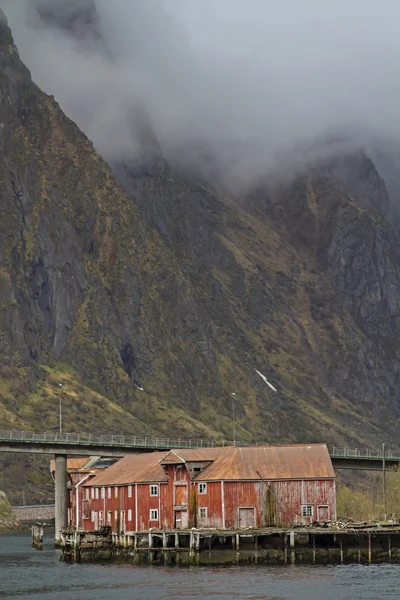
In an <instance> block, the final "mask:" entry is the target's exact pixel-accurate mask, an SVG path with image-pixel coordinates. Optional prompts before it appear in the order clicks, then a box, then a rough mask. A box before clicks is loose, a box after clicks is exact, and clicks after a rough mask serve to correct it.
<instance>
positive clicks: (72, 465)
mask: <svg viewBox="0 0 400 600" xmlns="http://www.w3.org/2000/svg"><path fill="white" fill-rule="evenodd" d="M87 462H88V457H87V456H84V457H82V458H67V471H69V472H72V471H81V470H82V469H84V468H85V466H86V464H87ZM55 469H56V461H55V460H54V458H52V459H51V461H50V471H51V472H53V471H55Z"/></svg>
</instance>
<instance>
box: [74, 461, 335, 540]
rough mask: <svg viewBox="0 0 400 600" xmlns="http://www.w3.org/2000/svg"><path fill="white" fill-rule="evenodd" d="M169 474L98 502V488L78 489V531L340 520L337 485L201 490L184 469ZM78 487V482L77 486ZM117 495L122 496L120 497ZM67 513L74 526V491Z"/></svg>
mask: <svg viewBox="0 0 400 600" xmlns="http://www.w3.org/2000/svg"><path fill="white" fill-rule="evenodd" d="M165 470H166V473H167V475H168V482H167V483H158V484H148V483H139V484H132V485H131V486H128V485H121V486H117V487H114V486H113V487H110V488H108V487H105V488H97V490H98V492H97V498H96V493H94V494H93V492H92V490H95V489H96V488H93V487H86V486H85V487H83V486H80V487H78V502H79V511H78V512H79V526H81V527H83V528H84V529H86V530H93V529H94V528H95V526H100V525H105V524H109V525H111V527H112V529H113V531H115V532H118V531H136V530H137V531H145V530H148V529H149V528H153V529H175V528H176V527H189V526H194V525H195V524H197V527H200V528H201V527H203V528H206V527H212V528H224V527H225V528H227V529H229V528H235V527H239V526H244V527H249V526H256V527H266V526H289V525H292V524H294V523H296V522H298V521H306V522H312V521H314V520H317V519H319V518H321V519H322V518H329V519H335V518H336V506H335V482H334V480H333V479H329V480H315V481H312V480H303V481H302V480H295V481H293V480H285V481H272V482H268V481H261V480H260V481H225V482H223V483H222V482H220V481H212V482H201V484H200V483H199V482H192V481H191V478H190V473H189V471H188V470H187V469H186V467H185V466H180V467H179V468H177V467H176V465H168V466H166V468H165ZM77 482H78V479H76V481H75V482H74V483H75V484H76V483H77ZM204 483H206V492H205V493H202V494H200V485H202V486H203V487H204ZM151 485H157V486H158V495H157V496H154V495H151V493H150V490H151V488H150V486H151ZM130 487H131V494H129V488H130ZM102 489H104V492H102ZM115 489H117V490H118V491H117V497H116V496H115ZM109 490H110V492H109ZM192 491H195V492H196V497H197V510H196V515H194V514H191V493H192ZM87 494H88V495H89V497H88V498H87V497H86V495H87ZM93 495H94V497H92V496H93ZM102 496H103V497H102ZM136 499H137V507H136ZM223 499H224V502H223ZM303 507H308V508H305V509H304V510H305V511H306V512H307V514H305V515H304V514H303ZM69 508H70V511H69V514H70V522H71V524H73V525H75V524H76V514H77V513H76V489H72V490H70V494H69ZM136 509H137V510H136ZM201 509H206V511H204V510H203V511H201ZM152 510H153V511H157V512H156V513H153V517H156V518H151V511H152ZM201 513H202V514H201ZM204 513H206V514H204Z"/></svg>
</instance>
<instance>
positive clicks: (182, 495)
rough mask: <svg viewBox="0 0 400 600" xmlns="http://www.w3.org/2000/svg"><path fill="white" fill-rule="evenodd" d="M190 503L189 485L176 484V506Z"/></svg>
mask: <svg viewBox="0 0 400 600" xmlns="http://www.w3.org/2000/svg"><path fill="white" fill-rule="evenodd" d="M187 503H188V489H187V485H186V484H184V485H176V486H175V504H176V506H186V505H187Z"/></svg>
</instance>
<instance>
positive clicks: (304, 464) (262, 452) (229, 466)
mask: <svg viewBox="0 0 400 600" xmlns="http://www.w3.org/2000/svg"><path fill="white" fill-rule="evenodd" d="M221 450H222V451H221V452H220V453H219V454H218V456H216V458H215V460H214V462H213V463H211V465H209V466H208V467H206V468H205V469H204V471H202V472H201V473H200V474H199V475H198V476H197V477H196V481H213V480H214V481H215V480H217V481H218V480H226V481H228V480H231V481H232V480H246V479H247V480H249V479H265V480H272V479H331V478H334V477H335V472H334V470H333V467H332V462H331V459H330V456H329V452H328V448H327V447H326V445H325V444H308V445H307V444H291V445H287V446H248V447H242V448H240V447H229V448H222V449H221Z"/></svg>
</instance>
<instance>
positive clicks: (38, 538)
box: [32, 525, 43, 550]
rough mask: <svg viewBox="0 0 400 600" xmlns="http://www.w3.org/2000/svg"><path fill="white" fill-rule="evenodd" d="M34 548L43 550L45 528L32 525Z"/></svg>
mask: <svg viewBox="0 0 400 600" xmlns="http://www.w3.org/2000/svg"><path fill="white" fill-rule="evenodd" d="M32 548H35V550H43V527H42V526H41V525H32Z"/></svg>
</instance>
